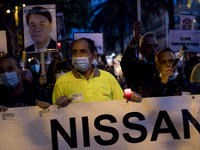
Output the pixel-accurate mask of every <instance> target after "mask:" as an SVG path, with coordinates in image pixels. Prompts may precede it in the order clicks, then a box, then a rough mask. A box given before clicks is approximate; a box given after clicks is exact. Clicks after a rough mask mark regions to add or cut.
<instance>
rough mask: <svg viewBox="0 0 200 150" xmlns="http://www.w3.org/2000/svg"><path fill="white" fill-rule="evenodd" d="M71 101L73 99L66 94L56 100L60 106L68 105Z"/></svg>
mask: <svg viewBox="0 0 200 150" xmlns="http://www.w3.org/2000/svg"><path fill="white" fill-rule="evenodd" d="M71 102H72V101H71V99H69V98H68V97H67V96H66V95H64V96H61V97H59V98H58V99H57V100H56V105H58V106H59V107H66V106H67V105H68V104H69V103H71Z"/></svg>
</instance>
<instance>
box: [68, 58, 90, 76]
mask: <svg viewBox="0 0 200 150" xmlns="http://www.w3.org/2000/svg"><path fill="white" fill-rule="evenodd" d="M90 56H91V55H90ZM90 56H89V57H90ZM89 57H73V58H72V65H73V66H74V67H75V68H76V69H77V70H78V71H81V72H85V71H86V70H87V69H88V68H89V67H90V65H91V64H90V63H89Z"/></svg>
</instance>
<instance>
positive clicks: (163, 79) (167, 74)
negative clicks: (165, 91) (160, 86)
mask: <svg viewBox="0 0 200 150" xmlns="http://www.w3.org/2000/svg"><path fill="white" fill-rule="evenodd" d="M173 74H174V70H173V69H172V68H170V67H168V68H167V69H165V70H164V71H163V72H162V77H161V82H162V83H164V84H166V83H167V82H168V81H169V78H170V77H172V76H173Z"/></svg>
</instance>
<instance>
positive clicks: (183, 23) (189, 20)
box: [180, 15, 195, 30]
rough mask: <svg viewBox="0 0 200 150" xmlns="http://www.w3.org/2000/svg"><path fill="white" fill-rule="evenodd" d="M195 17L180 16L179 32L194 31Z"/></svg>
mask: <svg viewBox="0 0 200 150" xmlns="http://www.w3.org/2000/svg"><path fill="white" fill-rule="evenodd" d="M194 19H195V16H191V15H181V16H180V29H181V30H194Z"/></svg>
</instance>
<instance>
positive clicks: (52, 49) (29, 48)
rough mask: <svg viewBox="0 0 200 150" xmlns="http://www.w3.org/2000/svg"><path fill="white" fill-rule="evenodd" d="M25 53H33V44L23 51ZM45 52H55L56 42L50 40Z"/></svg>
mask: <svg viewBox="0 0 200 150" xmlns="http://www.w3.org/2000/svg"><path fill="white" fill-rule="evenodd" d="M25 51H26V52H35V47H34V44H32V45H30V46H28V47H27V48H26V49H25ZM46 51H56V41H54V40H53V39H52V38H51V40H50V43H49V45H48V46H47V49H46Z"/></svg>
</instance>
